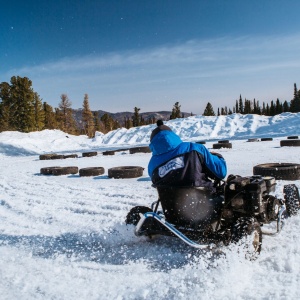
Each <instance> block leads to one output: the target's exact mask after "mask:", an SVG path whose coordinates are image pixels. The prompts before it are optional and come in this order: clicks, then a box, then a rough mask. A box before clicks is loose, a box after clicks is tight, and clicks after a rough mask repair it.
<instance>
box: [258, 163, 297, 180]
mask: <svg viewBox="0 0 300 300" xmlns="http://www.w3.org/2000/svg"><path fill="white" fill-rule="evenodd" d="M253 175H262V176H271V177H275V179H279V180H297V179H300V164H294V163H282V164H280V163H269V164H261V165H257V166H254V167H253Z"/></svg>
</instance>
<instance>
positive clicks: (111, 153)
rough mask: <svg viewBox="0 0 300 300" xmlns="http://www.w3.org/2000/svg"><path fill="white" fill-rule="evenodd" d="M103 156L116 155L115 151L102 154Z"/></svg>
mask: <svg viewBox="0 0 300 300" xmlns="http://www.w3.org/2000/svg"><path fill="white" fill-rule="evenodd" d="M102 154H103V155H115V151H104V152H102Z"/></svg>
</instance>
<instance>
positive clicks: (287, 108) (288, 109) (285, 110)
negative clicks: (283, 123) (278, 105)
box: [282, 100, 290, 112]
mask: <svg viewBox="0 0 300 300" xmlns="http://www.w3.org/2000/svg"><path fill="white" fill-rule="evenodd" d="M282 111H283V112H288V111H290V107H289V104H288V102H287V101H286V100H285V101H284V102H283V107H282Z"/></svg>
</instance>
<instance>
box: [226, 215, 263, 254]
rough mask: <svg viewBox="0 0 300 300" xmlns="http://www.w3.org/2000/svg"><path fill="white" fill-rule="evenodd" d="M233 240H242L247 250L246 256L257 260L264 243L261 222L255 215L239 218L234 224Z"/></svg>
mask: <svg viewBox="0 0 300 300" xmlns="http://www.w3.org/2000/svg"><path fill="white" fill-rule="evenodd" d="M244 238H246V239H245V240H244ZM231 242H233V243H239V242H241V243H242V245H243V248H244V249H245V250H246V254H245V255H246V258H247V259H249V260H255V259H256V258H257V257H258V255H259V254H260V252H261V245H262V230H261V227H260V224H259V222H257V220H256V219H255V218H253V217H242V218H239V219H238V220H237V221H236V222H235V223H234V224H233V226H232V229H231Z"/></svg>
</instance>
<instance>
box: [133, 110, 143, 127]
mask: <svg viewBox="0 0 300 300" xmlns="http://www.w3.org/2000/svg"><path fill="white" fill-rule="evenodd" d="M139 111H140V108H137V107H135V108H134V113H133V116H132V126H133V127H137V126H140V125H141V121H140V114H139Z"/></svg>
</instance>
